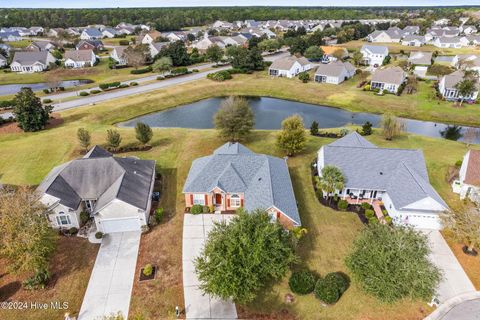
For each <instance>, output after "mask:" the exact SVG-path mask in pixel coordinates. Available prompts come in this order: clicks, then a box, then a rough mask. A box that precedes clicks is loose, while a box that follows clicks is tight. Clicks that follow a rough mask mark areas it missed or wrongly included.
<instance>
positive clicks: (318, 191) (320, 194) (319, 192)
mask: <svg viewBox="0 0 480 320" xmlns="http://www.w3.org/2000/svg"><path fill="white" fill-rule="evenodd" d="M316 195H317V198H318V200H321V199H323V190H322V189H317V191H316Z"/></svg>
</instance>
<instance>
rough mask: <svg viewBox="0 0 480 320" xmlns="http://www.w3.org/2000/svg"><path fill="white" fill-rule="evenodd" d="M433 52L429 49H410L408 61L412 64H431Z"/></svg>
mask: <svg viewBox="0 0 480 320" xmlns="http://www.w3.org/2000/svg"><path fill="white" fill-rule="evenodd" d="M432 57H433V53H432V52H429V51H411V52H410V57H408V63H410V64H411V65H414V66H430V65H432Z"/></svg>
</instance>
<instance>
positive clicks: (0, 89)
mask: <svg viewBox="0 0 480 320" xmlns="http://www.w3.org/2000/svg"><path fill="white" fill-rule="evenodd" d="M92 82H93V81H92V80H65V81H60V84H59V85H58V86H59V87H64V88H70V87H75V86H80V85H82V84H87V83H92ZM23 87H28V88H31V89H32V90H33V91H40V90H43V89H49V88H50V86H49V85H48V83H46V82H39V83H15V84H2V85H0V96H6V95H9V94H16V93H17V92H18V91H20V89H21V88H23Z"/></svg>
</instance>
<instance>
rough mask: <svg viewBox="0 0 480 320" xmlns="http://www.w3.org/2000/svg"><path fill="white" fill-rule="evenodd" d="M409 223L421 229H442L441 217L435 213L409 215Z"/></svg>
mask: <svg viewBox="0 0 480 320" xmlns="http://www.w3.org/2000/svg"><path fill="white" fill-rule="evenodd" d="M408 224H410V225H412V226H414V227H415V228H421V229H435V230H439V229H441V226H440V219H439V217H438V216H434V215H415V214H413V215H408Z"/></svg>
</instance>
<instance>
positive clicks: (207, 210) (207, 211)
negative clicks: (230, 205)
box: [202, 206, 210, 213]
mask: <svg viewBox="0 0 480 320" xmlns="http://www.w3.org/2000/svg"><path fill="white" fill-rule="evenodd" d="M202 211H203V213H209V212H210V207H209V206H203V207H202Z"/></svg>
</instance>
